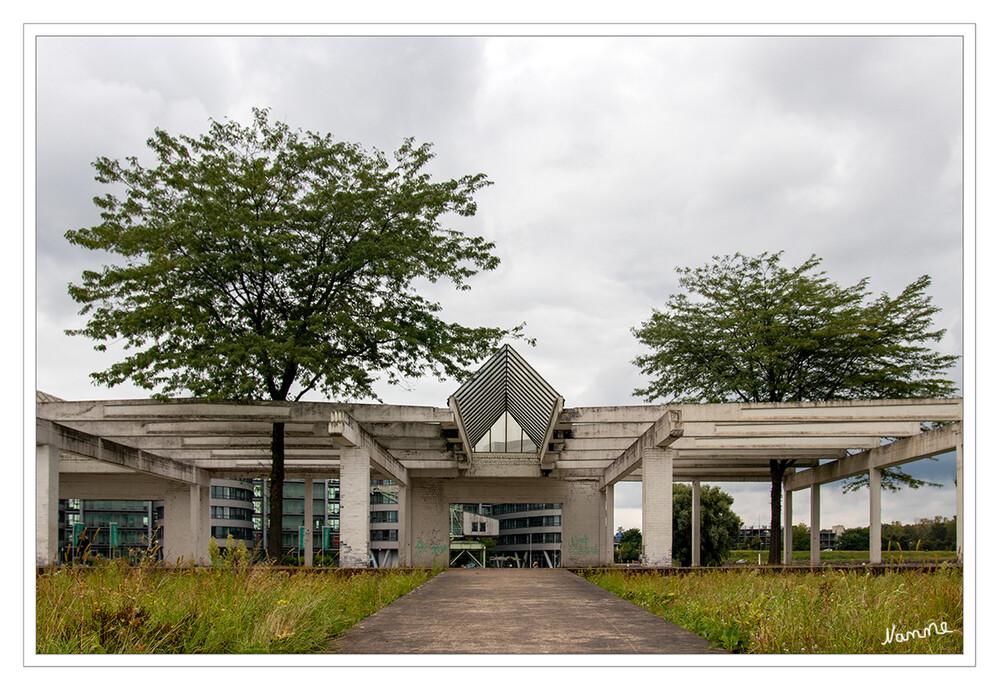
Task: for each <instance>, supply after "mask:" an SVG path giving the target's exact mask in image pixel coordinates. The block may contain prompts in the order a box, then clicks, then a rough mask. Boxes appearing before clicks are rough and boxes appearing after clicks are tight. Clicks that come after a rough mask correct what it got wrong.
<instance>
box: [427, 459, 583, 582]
mask: <svg viewBox="0 0 999 690" xmlns="http://www.w3.org/2000/svg"><path fill="white" fill-rule="evenodd" d="M448 481H449V480H446V479H440V478H437V477H426V478H422V479H417V478H414V479H411V481H410V486H409V491H408V502H409V505H408V508H409V511H408V512H409V517H408V520H409V541H410V548H411V549H412V550H411V552H410V555H409V564H410V566H413V567H418V568H432V567H434V566H446V565H447V558H448V546H449V538H448V535H449V534H450V532H449V529H448V519H449V513H448V508H449V505H450V502H451V501H450V499H449V497H445V495H444V484H445V482H448ZM458 502H459V501H455V503H458ZM564 519H565V518H564V517H563V521H564ZM564 539H565V537H564V535H563V540H564ZM563 546H564V545H563Z"/></svg>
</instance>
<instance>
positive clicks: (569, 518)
mask: <svg viewBox="0 0 999 690" xmlns="http://www.w3.org/2000/svg"><path fill="white" fill-rule="evenodd" d="M561 484H562V491H560V492H559V493H561V495H562V500H561V503H562V565H563V566H564V567H567V568H588V567H589V568H593V567H597V566H599V565H600V564H601V563H602V559H603V555H602V553H603V552H602V551H601V542H602V541H603V534H604V524H603V522H602V521H601V516H602V514H603V512H604V505H605V504H604V501H605V495H604V494H603V493H601V491H600V489H598V488H597V482H596V480H593V481H590V480H583V481H569V482H561ZM544 485H545V486H547V487H550V488H551V489H554V488H555V487H556V486H557V484H555V482H552V481H545V483H544ZM508 495H509V494H508ZM535 495H537V496H540V495H544V494H542V493H541V492H540V491H539V492H538V493H535ZM548 495H550V496H553V499H554V495H558V494H557V493H555V494H554V495H553V494H552V493H549V494H548ZM517 502H518V503H519V501H517ZM526 502H533V501H526ZM539 502H542V501H539ZM543 502H547V501H543ZM553 502H557V500H553Z"/></svg>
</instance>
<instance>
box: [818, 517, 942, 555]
mask: <svg viewBox="0 0 999 690" xmlns="http://www.w3.org/2000/svg"><path fill="white" fill-rule="evenodd" d="M870 534H871V531H870V528H868V527H852V528H850V529H848V530H846V531H845V532H843V534H842V535H841V536H840V538H839V540H837V542H836V548H837V549H841V550H844V551H867V549H868V548H869V547H870V544H871V542H870ZM881 548H882V550H884V551H887V550H888V549H889V548H894V549H896V550H901V551H955V550H956V549H957V521H956V520H955V518H944V517H942V516H940V515H938V516H936V517H935V518H933V519H930V518H923V519H922V520H920V521H919V522H917V523H913V524H908V525H903V524H902V523H900V522H892V523H890V524H886V525H881Z"/></svg>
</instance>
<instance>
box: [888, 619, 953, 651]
mask: <svg viewBox="0 0 999 690" xmlns="http://www.w3.org/2000/svg"><path fill="white" fill-rule="evenodd" d="M931 632H933V633H936V634H937V635H949V634H950V633H954V632H957V631H956V630H948V629H947V621H941V622H940V626H939V627H937V624H936V623H935V622H934V623H930V624H929V625H927V626H926V627H925V628H923V629H922V630H920V629H919V628H916V629H915V630H908V631H906V632H895V626H894V625H892V626H891V630H889V629H888V628H885V641H884V642H882V643H881V646H882V647H884V646H885V645H886V644H888V643H889V642H891V641H892V640H893V639H894V641H895V642H908V641H909V640H912V639H916V638H918V639H920V640H922V639H925V638H926V637H929V635H930V633H931Z"/></svg>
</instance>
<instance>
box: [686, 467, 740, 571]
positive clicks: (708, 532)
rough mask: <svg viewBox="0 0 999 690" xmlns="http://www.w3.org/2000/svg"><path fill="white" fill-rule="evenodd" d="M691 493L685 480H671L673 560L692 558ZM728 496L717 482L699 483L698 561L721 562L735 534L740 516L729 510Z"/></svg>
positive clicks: (705, 563) (704, 562) (708, 563)
mask: <svg viewBox="0 0 999 690" xmlns="http://www.w3.org/2000/svg"><path fill="white" fill-rule="evenodd" d="M691 498H692V493H691V487H690V485H688V484H673V563H674V565H680V566H683V567H686V566H689V565H690V564H691V562H692V558H693V554H692V551H691V543H692V542H691V535H692V530H691V526H692V524H693V506H692V503H691ZM732 501H733V499H732V496H731V495H729V494H727V493H725V492H724V491H722V490H721V489H720V488H718V487H717V486H707V485H704V486H702V487H701V564H702V565H721V564H722V563H723V562H724V561H725V558H726V556H728V554H729V551H731V550H732V547H733V546H734V545H735V541H736V539H738V538H739V529H740V528H741V527H742V520H740V519H739V516H738V515H736V514H735V513H734V512H732Z"/></svg>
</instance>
